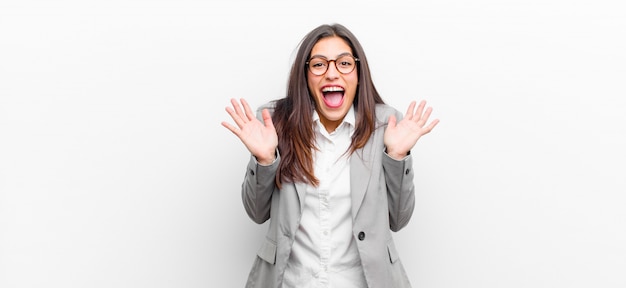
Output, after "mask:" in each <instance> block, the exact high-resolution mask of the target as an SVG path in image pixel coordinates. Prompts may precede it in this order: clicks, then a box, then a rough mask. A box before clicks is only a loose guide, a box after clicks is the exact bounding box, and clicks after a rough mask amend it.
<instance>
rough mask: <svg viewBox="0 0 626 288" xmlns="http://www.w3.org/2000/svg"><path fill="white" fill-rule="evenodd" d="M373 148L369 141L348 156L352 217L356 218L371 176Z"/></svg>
mask: <svg viewBox="0 0 626 288" xmlns="http://www.w3.org/2000/svg"><path fill="white" fill-rule="evenodd" d="M374 150H375V149H374V148H373V147H372V145H371V142H368V143H367V144H365V147H363V148H362V149H360V150H357V151H355V152H354V153H353V154H352V156H351V157H350V187H351V188H350V190H352V191H351V195H352V219H353V220H354V219H355V218H356V215H357V213H358V212H359V208H361V204H362V203H363V198H364V197H365V191H367V186H368V185H369V183H370V178H371V177H372V169H373V168H374V167H373V164H374V155H375V152H376V151H374Z"/></svg>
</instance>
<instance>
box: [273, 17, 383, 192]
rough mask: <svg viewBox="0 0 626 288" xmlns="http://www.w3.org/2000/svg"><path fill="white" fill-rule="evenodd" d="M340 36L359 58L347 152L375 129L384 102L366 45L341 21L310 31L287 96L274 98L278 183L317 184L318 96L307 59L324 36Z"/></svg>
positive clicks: (298, 55)
mask: <svg viewBox="0 0 626 288" xmlns="http://www.w3.org/2000/svg"><path fill="white" fill-rule="evenodd" d="M332 36H338V37H341V38H342V39H343V40H344V41H346V43H347V44H348V45H349V46H350V48H352V53H353V54H354V55H353V56H354V57H356V58H358V59H359V62H357V63H358V64H357V65H358V66H357V70H358V79H359V84H358V87H357V91H356V95H355V98H354V102H353V106H354V109H355V112H356V113H355V114H356V125H355V131H354V134H353V135H352V142H351V144H350V148H349V151H347V153H349V154H352V153H353V152H355V151H356V150H357V149H359V148H362V147H363V146H365V144H366V143H367V140H368V139H369V137H370V135H372V133H373V132H374V130H375V128H376V127H375V116H376V115H375V112H374V111H375V106H376V104H383V103H384V102H383V100H382V98H381V97H380V95H379V94H378V92H377V91H376V88H375V87H374V83H373V82H372V77H371V75H370V69H369V65H368V64H367V58H366V57H365V52H364V51H363V47H361V44H360V43H359V41H358V40H357V38H356V37H355V36H354V34H352V32H350V31H349V30H348V29H347V28H346V27H344V26H342V25H340V24H333V25H321V26H319V27H317V28H315V29H313V30H312V31H311V32H309V33H308V34H307V35H306V36H305V37H304V38H303V39H302V41H301V42H300V44H299V48H298V52H297V54H296V58H295V60H294V63H293V66H292V67H291V73H290V75H289V81H288V84H287V96H286V97H285V98H281V99H279V100H276V101H275V109H274V113H273V116H272V120H273V122H274V126H275V127H276V132H277V134H278V151H279V152H280V155H281V161H280V164H279V166H278V172H277V173H276V185H277V186H278V187H281V184H282V183H283V182H305V183H309V184H311V185H314V186H317V185H318V184H319V180H318V179H317V177H315V174H314V165H313V153H314V150H315V149H316V147H315V135H314V132H313V111H314V109H315V100H314V99H313V97H312V96H311V94H310V93H309V88H308V85H307V67H306V64H305V63H306V61H308V59H309V57H310V56H311V50H312V49H313V46H315V44H316V43H317V42H318V41H319V40H321V39H322V38H326V37H332Z"/></svg>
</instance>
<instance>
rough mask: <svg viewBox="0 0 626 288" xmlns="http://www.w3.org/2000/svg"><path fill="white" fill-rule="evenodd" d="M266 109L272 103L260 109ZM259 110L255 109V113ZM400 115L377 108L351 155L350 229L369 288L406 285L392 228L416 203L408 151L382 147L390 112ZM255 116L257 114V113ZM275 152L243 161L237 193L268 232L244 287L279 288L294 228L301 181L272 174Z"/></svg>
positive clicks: (302, 190) (397, 227)
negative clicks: (399, 154)
mask: <svg viewBox="0 0 626 288" xmlns="http://www.w3.org/2000/svg"><path fill="white" fill-rule="evenodd" d="M263 108H268V109H269V110H270V112H271V111H273V109H272V108H273V107H272V106H271V105H269V104H268V105H265V106H263V107H260V108H259V111H261V109H263ZM259 114H260V113H259ZM392 114H394V115H396V118H397V119H398V120H399V119H401V118H402V114H401V113H399V112H398V111H397V110H395V109H394V108H392V107H390V106H387V105H382V104H381V105H377V107H376V118H377V120H376V127H377V129H376V130H375V132H374V133H373V135H372V136H371V137H370V139H369V141H368V142H367V144H366V145H365V147H363V148H362V149H359V150H357V151H355V153H354V154H352V156H351V157H350V186H351V190H352V191H351V194H352V218H353V228H352V232H353V233H352V234H353V236H354V239H356V243H357V247H358V250H359V255H360V257H361V263H362V265H363V270H364V274H365V279H366V280H367V283H368V286H369V287H370V288H405V287H411V284H410V283H409V279H408V277H407V275H406V272H405V271H404V268H403V266H402V264H401V262H400V259H399V257H398V253H397V252H396V248H395V246H394V242H393V239H392V235H391V231H394V232H396V231H398V230H400V229H401V228H403V227H404V226H406V225H407V223H408V222H409V219H410V218H411V215H412V214H413V209H414V207H415V193H414V192H415V190H414V188H415V186H414V184H413V169H412V167H413V162H412V157H411V155H409V156H407V157H406V158H405V159H403V160H401V161H396V160H394V159H392V158H390V157H389V156H388V155H387V154H386V153H385V152H384V148H385V147H384V144H383V134H384V132H385V128H386V127H387V119H388V118H389V116H390V115H392ZM259 117H260V116H259ZM279 162H280V155H278V157H277V161H275V162H274V163H273V164H272V165H269V166H262V165H259V164H258V163H257V161H256V160H255V158H254V157H251V158H250V161H249V162H248V166H247V171H246V175H245V178H244V181H243V184H242V198H243V205H244V207H245V210H246V212H247V213H248V216H249V217H250V218H251V219H252V220H253V221H254V222H256V223H259V224H261V223H264V222H265V221H267V220H268V219H270V224H269V229H268V231H267V235H266V237H265V239H264V240H263V242H262V244H261V248H260V249H259V251H258V252H257V257H256V259H255V261H254V264H253V266H252V270H251V271H250V274H249V277H248V281H247V284H246V287H247V288H252V287H255V288H280V287H281V286H282V280H283V273H284V271H285V267H286V264H287V260H288V259H289V254H290V252H291V248H292V245H293V242H294V236H295V233H296V231H297V229H298V225H299V221H300V216H301V215H302V213H301V211H302V208H303V201H300V199H303V197H304V195H305V190H306V189H305V184H303V183H283V185H282V186H283V187H282V189H278V188H277V187H276V185H275V182H274V179H275V176H276V170H277V167H278V163H279Z"/></svg>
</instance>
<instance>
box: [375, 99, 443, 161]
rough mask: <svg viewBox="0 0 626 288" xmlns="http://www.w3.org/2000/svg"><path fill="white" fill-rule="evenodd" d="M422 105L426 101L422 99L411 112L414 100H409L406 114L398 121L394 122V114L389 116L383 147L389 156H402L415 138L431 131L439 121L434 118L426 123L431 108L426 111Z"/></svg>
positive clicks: (411, 145) (397, 158)
mask: <svg viewBox="0 0 626 288" xmlns="http://www.w3.org/2000/svg"><path fill="white" fill-rule="evenodd" d="M424 106H426V101H424V100H422V101H421V102H420V104H419V106H418V107H417V111H415V113H413V111H414V109H415V101H413V102H411V104H410V105H409V109H407V111H406V115H404V118H402V120H401V121H400V122H398V123H396V121H397V120H396V117H395V116H393V115H391V116H389V123H388V125H387V130H386V131H385V135H384V142H385V147H387V154H388V155H389V156H390V157H391V158H393V159H396V160H399V159H402V158H404V157H405V156H406V155H407V154H408V153H409V151H410V150H411V149H412V148H413V146H415V143H417V140H419V139H420V137H422V136H423V135H425V134H428V133H429V132H430V131H432V130H433V128H435V126H436V125H437V123H439V120H438V119H435V120H433V121H432V122H430V124H428V125H426V122H428V117H430V113H432V111H433V109H432V108H431V107H428V108H427V109H426V111H424Z"/></svg>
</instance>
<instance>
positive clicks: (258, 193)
mask: <svg viewBox="0 0 626 288" xmlns="http://www.w3.org/2000/svg"><path fill="white" fill-rule="evenodd" d="M265 108H268V109H270V111H271V108H272V107H271V106H268V104H266V105H264V106H261V107H260V108H259V109H258V110H257V115H256V116H257V118H258V119H259V120H261V121H263V117H262V116H261V111H262V110H263V109H265ZM279 163H280V153H279V152H278V148H277V149H276V160H275V161H274V162H273V163H272V164H270V165H261V164H259V162H257V160H256V158H255V157H254V155H250V160H249V161H248V166H247V168H246V175H245V177H244V180H243V184H242V185H241V197H242V201H243V206H244V208H245V209H246V213H248V216H249V217H250V219H252V221H254V222H255V223H258V224H262V223H264V222H265V221H267V219H269V218H270V208H271V204H272V203H271V202H272V193H273V192H274V189H275V188H276V184H275V183H276V182H275V179H276V171H277V170H278V164H279Z"/></svg>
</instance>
